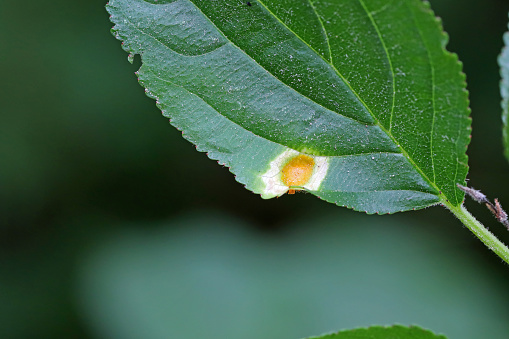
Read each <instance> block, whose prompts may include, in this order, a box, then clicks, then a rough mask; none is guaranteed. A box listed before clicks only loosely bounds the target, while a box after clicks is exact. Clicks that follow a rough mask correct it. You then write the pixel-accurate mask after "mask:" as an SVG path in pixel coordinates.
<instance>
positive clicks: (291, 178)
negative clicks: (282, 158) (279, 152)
mask: <svg viewBox="0 0 509 339" xmlns="http://www.w3.org/2000/svg"><path fill="white" fill-rule="evenodd" d="M314 167H315V160H314V159H313V158H311V157H310V156H307V155H303V154H301V155H298V156H296V157H294V158H292V159H291V160H290V161H288V163H286V165H285V166H284V167H283V169H282V170H281V181H282V182H283V184H285V185H286V186H288V187H293V186H304V185H305V184H306V183H307V182H308V181H309V179H310V178H311V175H312V174H313V168H314ZM291 191H293V192H288V193H289V194H292V193H294V192H295V191H294V190H293V189H292V190H291Z"/></svg>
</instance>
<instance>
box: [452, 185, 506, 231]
mask: <svg viewBox="0 0 509 339" xmlns="http://www.w3.org/2000/svg"><path fill="white" fill-rule="evenodd" d="M457 186H458V188H459V189H460V190H462V191H463V192H465V193H466V194H467V195H468V196H470V198H472V199H473V200H475V201H477V202H478V203H480V204H485V205H486V207H487V208H488V209H489V210H490V212H491V213H492V214H493V216H494V217H495V218H496V219H497V220H498V221H499V222H500V223H501V224H502V225H504V226H505V227H506V228H507V229H508V230H509V220H508V217H507V213H506V212H505V211H504V209H503V208H502V205H500V202H499V201H498V199H497V198H495V200H494V201H495V204H493V203H492V202H491V201H489V200H488V198H486V196H485V195H484V194H483V193H481V191H478V190H475V189H473V188H470V187H466V186H462V185H460V184H457Z"/></svg>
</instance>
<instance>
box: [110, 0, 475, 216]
mask: <svg viewBox="0 0 509 339" xmlns="http://www.w3.org/2000/svg"><path fill="white" fill-rule="evenodd" d="M107 8H108V11H109V12H110V14H111V20H112V21H113V22H114V23H115V26H114V28H113V32H114V34H115V35H116V36H117V38H118V39H120V40H122V41H123V48H124V49H125V50H126V51H127V52H128V53H129V55H130V58H131V59H132V57H133V55H135V54H140V55H141V58H142V67H141V69H140V70H139V72H138V73H137V74H138V76H139V80H140V83H141V84H142V86H144V87H145V88H146V92H147V94H148V95H149V96H151V97H153V98H155V99H156V100H157V105H158V107H159V108H161V110H162V111H163V115H164V116H165V117H168V118H170V121H171V123H172V124H173V125H174V126H175V127H177V128H178V129H179V130H181V131H182V132H183V135H184V137H185V138H186V139H188V140H189V141H191V142H192V143H194V144H195V145H196V146H197V149H198V150H200V151H204V152H207V154H208V156H209V157H210V158H212V159H216V160H218V161H219V163H220V164H223V165H225V166H228V167H229V168H230V170H231V171H232V172H233V173H234V174H235V175H236V179H237V180H238V181H239V182H241V183H243V184H244V185H245V186H246V188H248V189H249V190H251V191H253V192H256V193H259V194H261V195H262V197H264V198H272V197H275V196H280V195H282V194H284V193H285V192H287V191H288V190H289V189H292V190H293V189H305V190H306V191H308V192H310V193H312V194H315V195H316V196H318V197H320V198H322V199H324V200H327V201H329V202H333V203H336V204H338V205H342V206H347V207H351V208H353V209H355V210H359V211H366V212H368V213H392V212H397V211H404V210H410V209H418V208H424V207H427V206H431V205H435V204H437V203H440V202H442V203H445V202H447V200H448V201H449V203H450V204H452V205H454V206H457V205H459V204H461V202H462V199H463V192H461V191H460V190H458V189H457V187H456V184H457V183H461V184H464V180H465V177H466V174H467V170H468V166H467V157H466V154H465V151H466V146H467V144H468V142H469V133H470V129H469V128H470V120H469V118H468V115H469V110H468V99H467V92H466V90H465V77H464V75H463V74H462V73H461V65H460V64H459V62H458V60H457V57H456V56H455V55H453V54H451V53H448V52H447V51H446V50H445V47H444V46H445V44H446V41H447V38H446V36H445V34H444V33H443V32H442V28H441V26H440V23H439V21H438V20H437V19H436V18H435V17H434V15H433V13H432V12H431V10H430V9H429V4H428V3H427V2H422V1H421V0H394V1H391V2H387V1H386V0H342V1H339V0H336V1H310V0H291V1H290V0H284V1H282V0H264V1H250V2H249V4H247V2H246V1H241V0H221V1H211V0H193V1H190V0H164V1H157V0H151V1H148V0H146V1H143V0H112V1H111V2H110V3H109V5H108V7H107ZM296 157H297V160H298V161H293V162H292V159H294V160H295V158H296ZM179 165H180V166H185V164H179ZM282 173H287V174H288V175H287V176H286V177H285V175H282ZM292 173H293V174H292ZM299 173H301V174H299ZM285 178H286V179H285Z"/></svg>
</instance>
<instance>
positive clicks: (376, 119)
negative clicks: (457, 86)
mask: <svg viewBox="0 0 509 339" xmlns="http://www.w3.org/2000/svg"><path fill="white" fill-rule="evenodd" d="M308 1H309V3H310V5H311V6H312V8H313V11H314V13H315V15H316V16H317V18H318V20H319V21H320V23H321V24H322V20H321V18H320V16H319V15H318V13H317V12H316V10H315V7H314V5H313V3H312V0H308ZM358 1H359V3H360V4H361V6H362V8H363V9H364V12H365V13H366V15H367V16H368V17H369V19H370V21H371V24H372V25H373V27H374V28H375V30H376V32H377V35H378V38H379V39H380V42H381V43H382V46H383V48H384V51H385V55H386V57H387V61H388V62H389V65H390V67H391V76H392V84H393V96H392V97H393V104H392V106H391V117H390V124H389V130H387V129H386V128H385V127H384V126H383V125H382V124H381V123H380V120H379V119H378V118H377V117H376V115H375V114H374V113H373V111H372V110H371V108H370V107H369V106H368V105H367V104H366V103H365V102H364V100H363V99H362V98H361V97H360V95H359V94H358V93H357V91H355V90H354V89H353V88H352V86H351V85H350V82H349V81H347V80H346V79H345V77H344V76H343V74H341V72H339V70H338V69H337V68H336V67H335V66H334V65H333V64H332V63H331V62H329V61H327V60H326V59H325V58H324V57H323V56H321V55H320V53H318V52H317V51H316V50H315V49H314V48H313V47H311V46H310V45H309V44H308V43H307V42H306V41H304V39H302V38H301V37H300V36H299V35H298V34H297V33H296V32H295V31H293V30H292V29H291V28H290V27H288V26H287V25H286V24H285V23H284V22H283V21H281V20H280V19H279V18H278V17H277V16H276V15H275V14H274V13H273V12H272V11H271V10H270V9H269V8H268V7H267V6H266V5H265V4H264V3H263V0H258V1H257V2H258V3H260V4H261V5H262V6H263V7H264V8H265V9H266V10H267V11H268V12H269V13H270V14H271V15H272V16H273V17H274V18H275V19H276V20H277V21H279V22H280V23H281V24H282V25H283V26H284V27H285V28H286V29H288V30H289V31H290V32H292V33H293V34H294V35H295V36H296V37H297V38H298V39H299V40H300V41H302V43H304V44H305V45H306V46H308V47H309V49H310V50H312V51H313V52H314V53H315V54H316V55H318V56H319V57H320V58H321V59H322V60H323V61H324V62H326V63H327V64H328V65H329V66H330V67H331V68H332V69H333V70H334V71H335V72H336V74H337V75H338V76H339V77H340V78H341V79H342V80H343V82H344V83H345V84H346V85H347V86H348V88H349V89H350V91H351V92H352V93H353V94H354V95H355V97H356V98H357V99H358V100H359V101H360V102H361V104H362V105H363V106H364V107H365V108H366V110H367V111H368V112H369V114H370V115H371V117H372V118H373V120H374V121H375V123H376V125H377V126H378V127H379V128H380V129H381V130H382V131H383V132H385V133H386V134H387V135H388V136H389V138H391V140H392V141H393V142H394V143H395V145H396V146H397V147H398V148H399V149H400V150H401V154H403V155H404V156H405V158H407V159H408V161H409V162H410V163H411V164H412V166H413V167H414V168H415V169H416V170H417V171H418V172H419V174H420V175H421V176H422V177H423V179H425V180H426V181H427V182H428V183H429V184H430V185H431V186H433V187H434V188H435V189H436V190H437V191H438V192H439V194H438V195H442V194H443V193H442V192H441V190H440V188H439V187H438V186H437V185H436V184H435V178H434V180H431V179H430V178H429V177H428V176H427V175H426V174H425V173H424V172H423V171H422V169H421V168H420V166H418V165H417V163H416V162H415V161H414V160H413V158H412V157H411V156H410V155H409V154H408V152H407V151H406V150H405V149H404V148H403V147H402V146H401V144H400V143H399V142H398V140H397V139H396V137H394V135H393V134H392V133H391V131H390V128H391V127H392V116H393V113H394V106H395V97H396V93H395V81H394V69H393V67H392V60H391V58H390V57H389V54H388V51H387V48H386V46H385V42H384V39H383V38H382V36H381V34H380V31H379V29H378V26H377V25H376V23H375V22H374V20H373V18H372V16H371V15H370V13H369V12H368V10H367V8H366V6H365V4H364V1H363V0H358ZM405 5H406V6H408V4H407V3H406V2H405ZM410 12H412V10H411V9H410ZM202 13H203V12H202ZM204 15H205V14H204ZM412 18H413V20H414V22H415V23H416V26H417V27H418V25H417V22H416V21H415V16H412ZM207 19H209V18H208V17H207ZM209 21H210V22H211V23H212V24H214V23H213V22H212V21H211V20H210V19H209ZM214 26H215V25H214ZM215 27H216V28H217V26H215ZM322 29H323V31H324V34H325V36H326V37H327V31H326V30H325V27H324V26H323V24H322ZM218 30H219V29H218ZM219 31H220V30H219ZM220 32H221V31H220ZM418 32H419V35H420V36H421V40H422V43H423V44H424V45H425V43H424V40H423V39H422V32H421V30H420V29H418ZM221 34H223V32H221ZM223 36H224V34H223ZM225 38H226V39H228V38H227V37H226V36H225ZM228 40H229V39H228ZM229 41H230V40H229ZM232 44H233V43H232ZM233 45H234V46H235V47H237V48H239V47H238V46H236V45H235V44H233ZM327 45H328V46H329V53H330V58H331V60H332V51H331V50H330V44H329V40H328V37H327ZM239 49H240V48H239ZM426 52H427V54H428V59H429V61H430V66H431V68H432V69H433V70H434V67H433V63H432V59H431V57H430V55H429V50H428V49H426ZM432 75H433V77H432V79H433V124H432V126H434V123H435V84H434V72H432ZM301 95H302V94H301ZM310 100H311V101H313V100H312V99H310ZM313 102H315V101H313ZM336 113H337V112H336ZM338 114H339V113H338ZM431 133H433V128H432V130H431ZM430 148H431V159H432V164H433V150H432V147H430ZM432 168H433V176H435V167H434V165H432Z"/></svg>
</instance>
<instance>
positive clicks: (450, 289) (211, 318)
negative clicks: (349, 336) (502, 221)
mask: <svg viewBox="0 0 509 339" xmlns="http://www.w3.org/2000/svg"><path fill="white" fill-rule="evenodd" d="M104 5H105V2H103V1H100V0H87V1H85V0H81V1H77V0H75V1H64V0H53V1H35V0H28V1H17V2H15V1H5V0H3V1H0V42H1V49H2V52H1V53H0V64H1V66H2V81H1V82H0V93H1V94H0V99H1V104H2V105H1V111H0V112H1V114H0V161H1V166H0V301H1V302H0V337H1V338H211V339H214V338H242V339H250V338H274V339H276V338H277V339H280V338H299V337H305V336H310V335H318V334H320V333H324V332H329V331H333V330H339V329H344V328H352V327H355V326H367V325H371V324H379V325H389V324H393V323H399V324H407V325H410V324H417V325H420V326H423V327H425V328H430V329H432V330H434V331H435V332H439V333H444V334H447V335H448V336H449V337H450V338H456V339H459V338H462V339H468V338H472V339H473V338H491V339H498V338H500V339H502V338H507V333H509V321H508V319H509V308H508V307H507V305H508V304H509V290H508V289H507V285H508V282H509V269H508V267H507V265H504V264H502V263H501V260H500V259H498V258H497V257H496V256H495V255H494V254H492V253H490V252H489V251H488V250H487V249H486V248H484V246H483V245H482V244H481V243H480V242H479V241H478V240H477V239H476V238H474V237H473V236H472V235H471V234H470V233H469V232H468V231H467V230H466V229H465V228H463V227H462V226H461V224H460V223H459V222H458V221H457V220H455V219H454V217H453V216H452V215H451V214H450V213H448V212H447V211H445V210H444V209H442V208H440V207H434V208H430V209H427V210H423V211H416V212H407V213H400V214H395V215H389V216H368V215H365V214H362V213H358V212H353V211H350V210H347V209H345V208H340V207H336V206H333V205H329V204H327V203H325V202H322V201H319V200H318V199H316V198H313V197H311V196H309V195H306V194H298V195H295V196H284V197H282V198H279V199H273V200H269V201H263V200H262V199H260V198H259V197H258V196H256V195H254V194H252V193H250V192H248V191H246V190H245V189H243V187H242V186H241V185H240V184H238V183H236V182H235V180H234V179H233V176H232V175H231V174H230V173H229V172H228V170H227V169H226V168H222V167H220V166H218V165H217V164H216V163H215V162H214V161H211V160H209V159H208V158H207V157H206V155H205V154H202V153H198V152H196V150H195V148H194V147H193V146H192V145H191V144H189V143H188V142H186V141H185V140H183V139H182V138H181V135H180V132H178V131H177V130H175V129H174V128H172V127H171V126H170V125H169V124H168V122H167V121H166V119H164V118H163V117H162V116H161V114H160V112H159V111H158V110H157V108H156V107H155V103H154V102H153V101H152V100H151V99H148V98H147V97H145V95H144V92H143V89H142V88H141V87H140V86H139V85H138V84H137V82H136V77H135V76H134V74H133V73H134V72H135V71H136V69H137V68H138V67H139V58H138V59H137V60H136V62H135V65H131V64H129V63H128V62H127V55H126V53H125V52H123V51H122V50H121V48H120V42H119V41H117V40H115V39H114V38H113V36H112V35H111V34H110V33H109V29H110V27H111V24H110V22H109V20H108V15H107V13H106V11H105V10H104ZM432 6H433V8H434V10H435V12H436V14H437V15H438V16H440V17H441V18H442V19H443V22H444V26H445V30H446V31H447V32H448V33H449V35H450V44H449V50H451V51H454V52H456V53H458V54H459V56H460V59H461V60H462V61H463V62H464V69H465V72H466V74H467V80H468V86H469V90H470V96H471V107H472V117H473V133H472V143H471V145H470V147H469V151H468V153H469V156H470V166H471V171H470V174H469V178H470V184H471V185H472V186H474V187H476V188H480V189H482V190H483V192H484V193H485V194H487V195H488V196H489V197H492V198H494V197H499V198H500V199H501V201H502V203H503V204H505V205H506V207H509V190H507V188H508V187H509V176H508V175H507V174H508V173H509V166H508V163H507V162H506V160H505V159H504V158H503V156H502V146H501V145H502V144H501V121H500V108H499V107H500V106H499V103H500V98H499V90H498V83H499V75H498V66H497V63H496V58H497V56H498V54H499V52H500V49H501V47H502V34H503V32H504V31H505V30H506V29H507V13H508V11H509V3H508V2H507V1H506V0H486V1H482V2H481V1H476V0H433V1H432ZM467 206H468V207H469V209H470V210H471V211H472V212H473V213H474V215H476V216H478V218H479V219H480V220H481V221H482V222H484V223H485V225H487V226H489V227H490V229H491V230H492V231H493V232H495V233H496V234H497V235H498V236H499V237H500V238H501V239H502V240H504V241H505V242H506V243H508V242H509V234H508V232H507V231H506V230H504V229H502V226H500V225H498V224H497V223H496V222H495V221H494V219H493V218H492V217H491V216H490V215H489V213H488V212H487V211H485V210H484V209H483V208H482V207H480V206H476V205H475V204H473V203H471V202H467Z"/></svg>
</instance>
